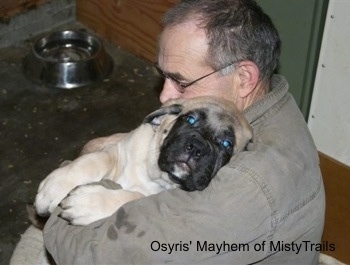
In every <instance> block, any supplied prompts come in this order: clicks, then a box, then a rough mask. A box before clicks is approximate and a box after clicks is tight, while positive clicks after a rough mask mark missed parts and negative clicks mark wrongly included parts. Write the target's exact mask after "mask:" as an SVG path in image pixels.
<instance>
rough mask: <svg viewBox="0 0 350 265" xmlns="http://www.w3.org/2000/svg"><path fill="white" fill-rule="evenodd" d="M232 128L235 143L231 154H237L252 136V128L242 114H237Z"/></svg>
mask: <svg viewBox="0 0 350 265" xmlns="http://www.w3.org/2000/svg"><path fill="white" fill-rule="evenodd" d="M234 130H235V137H236V145H235V147H234V150H233V154H237V153H238V152H240V151H243V150H244V149H245V148H246V146H247V144H248V142H249V141H250V140H251V139H252V138H253V130H252V128H251V127H250V125H249V123H248V121H247V120H246V119H245V118H244V117H243V116H238V119H237V120H236V125H235V128H234Z"/></svg>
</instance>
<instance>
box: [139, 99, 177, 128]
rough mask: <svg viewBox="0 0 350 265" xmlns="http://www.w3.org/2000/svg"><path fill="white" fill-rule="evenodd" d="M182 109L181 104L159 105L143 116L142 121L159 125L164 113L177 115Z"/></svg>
mask: <svg viewBox="0 0 350 265" xmlns="http://www.w3.org/2000/svg"><path fill="white" fill-rule="evenodd" d="M181 111H182V105H180V104H172V105H169V106H164V107H161V108H160V109H157V110H156V111H153V112H152V113H151V114H149V115H147V116H146V118H144V120H143V123H150V124H151V125H153V126H159V125H160V124H161V122H162V120H163V118H164V116H165V115H178V114H179V113H180V112H181Z"/></svg>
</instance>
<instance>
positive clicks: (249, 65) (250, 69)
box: [236, 61, 260, 98]
mask: <svg viewBox="0 0 350 265" xmlns="http://www.w3.org/2000/svg"><path fill="white" fill-rule="evenodd" d="M236 67H237V72H238V77H239V79H240V89H239V91H238V93H239V94H238V95H239V97H240V98H245V97H247V96H249V94H250V93H252V92H253V90H254V89H255V88H256V86H257V85H258V82H259V76H260V71H259V68H258V66H257V65H256V64H255V63H253V62H252V61H242V62H240V63H239V65H238V66H236Z"/></svg>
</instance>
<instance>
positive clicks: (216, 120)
mask: <svg viewBox="0 0 350 265" xmlns="http://www.w3.org/2000/svg"><path fill="white" fill-rule="evenodd" d="M182 115H195V116H197V117H198V118H199V119H200V120H202V121H205V122H206V125H207V126H209V127H210V128H211V129H212V130H213V131H217V130H232V129H233V127H234V123H235V119H234V117H233V115H232V113H231V112H230V111H228V110H227V109H225V108H223V107H222V106H219V105H211V106H210V107H197V108H192V109H188V110H186V109H184V110H183V111H182Z"/></svg>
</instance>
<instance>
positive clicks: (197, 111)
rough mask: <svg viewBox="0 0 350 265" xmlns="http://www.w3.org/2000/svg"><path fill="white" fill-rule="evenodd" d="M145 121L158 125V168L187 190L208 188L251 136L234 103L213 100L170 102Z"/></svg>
mask: <svg viewBox="0 0 350 265" xmlns="http://www.w3.org/2000/svg"><path fill="white" fill-rule="evenodd" d="M165 114H170V115H165ZM145 122H148V123H151V124H152V125H153V126H157V133H158V135H159V137H160V138H159V139H160V140H159V149H160V154H159V158H158V166H159V168H160V169H161V170H162V171H164V172H167V173H168V177H169V179H170V180H172V181H173V182H175V183H177V184H179V186H180V187H181V188H182V189H184V190H187V191H193V190H203V189H205V188H206V187H207V186H208V184H209V183H210V181H211V179H212V178H213V177H214V176H215V175H216V173H217V172H218V170H219V169H220V168H221V167H222V166H224V165H225V164H227V163H228V162H229V160H230V158H231V157H232V156H233V155H234V154H236V153H237V152H239V151H241V150H242V149H244V148H245V146H246V144H247V143H248V141H249V140H250V139H251V137H252V131H251V129H250V126H249V125H248V123H247V121H246V120H245V119H244V117H243V116H242V114H240V113H239V111H238V110H237V109H236V107H235V106H234V104H233V103H232V102H229V101H226V100H223V99H218V98H213V97H197V98H193V99H186V100H184V99H178V100H171V101H168V102H166V103H165V104H164V105H163V106H162V108H160V109H158V110H157V111H155V112H153V113H151V114H150V115H148V116H147V117H146V118H145Z"/></svg>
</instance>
